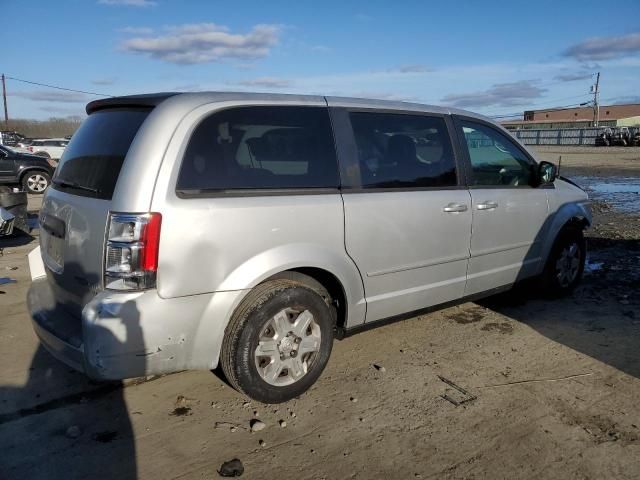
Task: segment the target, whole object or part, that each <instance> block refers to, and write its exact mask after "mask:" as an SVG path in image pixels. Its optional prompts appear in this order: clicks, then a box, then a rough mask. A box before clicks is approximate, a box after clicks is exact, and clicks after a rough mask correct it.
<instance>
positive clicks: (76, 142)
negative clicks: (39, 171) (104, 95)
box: [52, 109, 151, 200]
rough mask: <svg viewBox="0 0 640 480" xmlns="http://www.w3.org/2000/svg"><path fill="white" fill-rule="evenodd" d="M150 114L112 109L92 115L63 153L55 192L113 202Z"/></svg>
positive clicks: (56, 175) (55, 183) (55, 181)
mask: <svg viewBox="0 0 640 480" xmlns="http://www.w3.org/2000/svg"><path fill="white" fill-rule="evenodd" d="M150 111H151V110H149V109H135V110H132V109H113V110H102V111H98V112H95V113H92V114H91V115H89V117H88V118H87V119H86V120H85V121H84V122H83V123H82V125H81V126H80V128H79V129H78V131H77V132H76V133H75V134H74V135H73V138H72V139H71V141H70V142H69V144H68V145H67V147H66V148H65V150H64V154H63V155H62V158H61V159H60V164H59V165H58V168H57V169H56V173H55V175H54V177H53V181H52V183H53V188H56V189H58V190H64V191H69V192H70V193H73V194H76V195H84V196H90V197H96V198H102V199H107V200H108V199H111V197H112V195H113V190H114V189H115V186H116V182H117V181H118V175H120V169H121V168H122V163H123V162H124V158H125V157H126V155H127V152H128V151H129V147H130V146H131V143H132V142H133V139H134V137H135V136H136V133H138V129H139V128H140V126H141V125H142V122H144V120H145V119H146V118H147V116H148V115H149V112H150Z"/></svg>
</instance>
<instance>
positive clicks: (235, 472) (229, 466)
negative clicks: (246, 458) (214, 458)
mask: <svg viewBox="0 0 640 480" xmlns="http://www.w3.org/2000/svg"><path fill="white" fill-rule="evenodd" d="M243 473H244V465H242V462H241V461H240V460H239V459H237V458H234V459H233V460H229V461H228V462H224V463H223V464H222V465H221V466H220V470H218V475H220V476H221V477H240V476H242V474H243Z"/></svg>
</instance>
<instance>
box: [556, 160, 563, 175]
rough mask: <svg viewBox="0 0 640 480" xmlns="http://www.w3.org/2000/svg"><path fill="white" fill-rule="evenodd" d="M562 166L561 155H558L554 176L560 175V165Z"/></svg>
mask: <svg viewBox="0 0 640 480" xmlns="http://www.w3.org/2000/svg"><path fill="white" fill-rule="evenodd" d="M561 166H562V155H559V156H558V168H557V170H556V178H558V177H560V167H561Z"/></svg>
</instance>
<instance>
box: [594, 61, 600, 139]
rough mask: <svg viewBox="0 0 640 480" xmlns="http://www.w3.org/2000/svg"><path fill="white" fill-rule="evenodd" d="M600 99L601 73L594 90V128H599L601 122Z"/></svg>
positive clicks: (597, 77)
mask: <svg viewBox="0 0 640 480" xmlns="http://www.w3.org/2000/svg"><path fill="white" fill-rule="evenodd" d="M599 97H600V72H598V75H597V76H596V85H595V87H594V88H593V126H594V127H597V126H598V122H599V121H600V104H599V103H598V100H599Z"/></svg>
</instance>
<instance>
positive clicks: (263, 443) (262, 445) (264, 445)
mask: <svg viewBox="0 0 640 480" xmlns="http://www.w3.org/2000/svg"><path fill="white" fill-rule="evenodd" d="M258 445H260V446H261V447H263V448H264V447H266V446H267V442H265V441H264V440H262V439H260V440H258Z"/></svg>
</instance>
